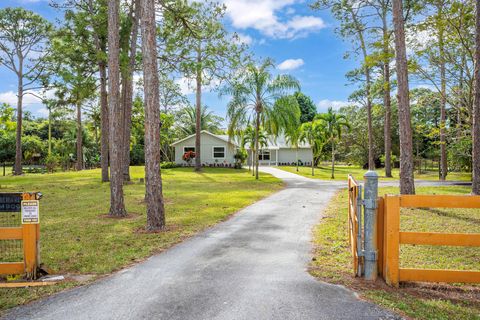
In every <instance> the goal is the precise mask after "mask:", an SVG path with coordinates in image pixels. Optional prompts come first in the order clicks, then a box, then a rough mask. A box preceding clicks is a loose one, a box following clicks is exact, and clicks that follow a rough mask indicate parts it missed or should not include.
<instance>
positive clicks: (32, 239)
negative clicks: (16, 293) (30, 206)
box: [0, 193, 41, 279]
mask: <svg viewBox="0 0 480 320" xmlns="http://www.w3.org/2000/svg"><path fill="white" fill-rule="evenodd" d="M1 196H4V197H7V198H8V197H20V199H21V200H38V199H40V197H41V195H40V194H38V193H16V194H11V193H10V194H1V193H0V197H1ZM4 199H5V198H4ZM2 205H3V206H2V207H1V208H0V209H2V210H0V211H2V212H1V213H2V214H9V215H11V214H14V213H17V215H18V211H19V207H16V203H11V204H8V205H6V204H5V203H2ZM15 220H18V221H17V223H18V226H12V225H11V221H9V220H8V221H7V220H6V221H5V222H8V223H5V224H4V226H3V227H2V225H0V257H5V259H9V260H10V259H13V256H19V257H20V258H19V260H21V261H11V260H10V261H3V260H4V259H1V260H0V261H2V262H0V275H11V274H25V275H26V277H27V278H28V279H35V278H36V275H37V269H38V267H39V263H40V262H39V261H40V254H39V252H40V251H39V239H40V225H39V224H20V215H18V219H15ZM11 242H21V245H19V246H16V245H12V244H11Z"/></svg>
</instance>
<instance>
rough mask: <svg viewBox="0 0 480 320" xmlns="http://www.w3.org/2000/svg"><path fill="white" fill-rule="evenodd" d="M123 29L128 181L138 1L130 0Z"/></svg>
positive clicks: (126, 175) (126, 177)
mask: <svg viewBox="0 0 480 320" xmlns="http://www.w3.org/2000/svg"><path fill="white" fill-rule="evenodd" d="M129 10H130V11H129V14H128V18H127V19H126V21H125V26H124V28H123V29H125V30H124V31H123V32H122V34H123V35H124V37H123V38H124V39H122V41H121V42H122V43H123V45H122V48H121V49H122V50H121V55H123V56H125V59H122V60H126V61H127V63H126V66H124V67H123V68H121V82H122V98H121V103H122V109H123V122H124V125H123V131H124V132H123V147H124V149H123V159H122V160H123V180H124V181H130V136H131V132H132V106H133V85H134V84H133V72H134V71H135V63H136V58H137V37H138V25H139V16H140V5H139V0H132V2H131V5H130V9H129Z"/></svg>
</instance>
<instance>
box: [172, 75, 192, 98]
mask: <svg viewBox="0 0 480 320" xmlns="http://www.w3.org/2000/svg"><path fill="white" fill-rule="evenodd" d="M175 83H176V84H177V85H178V86H179V87H180V92H182V94H183V95H187V94H192V93H195V90H194V88H193V81H192V80H191V79H188V78H186V77H182V78H179V79H177V80H175Z"/></svg>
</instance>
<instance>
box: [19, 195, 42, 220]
mask: <svg viewBox="0 0 480 320" xmlns="http://www.w3.org/2000/svg"><path fill="white" fill-rule="evenodd" d="M21 206H22V223H23V224H38V223H40V206H39V203H38V200H23V201H22V204H21Z"/></svg>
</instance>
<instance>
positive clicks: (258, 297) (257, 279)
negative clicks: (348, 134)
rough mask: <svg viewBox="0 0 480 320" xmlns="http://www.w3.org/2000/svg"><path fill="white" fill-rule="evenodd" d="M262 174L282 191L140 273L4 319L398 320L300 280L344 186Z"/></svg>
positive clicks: (135, 270) (339, 291)
mask: <svg viewBox="0 0 480 320" xmlns="http://www.w3.org/2000/svg"><path fill="white" fill-rule="evenodd" d="M262 170H263V171H265V172H268V173H270V174H273V175H275V176H277V177H279V178H281V179H283V180H284V181H285V182H286V183H287V187H286V188H285V189H284V190H282V191H280V192H278V193H275V194H274V195H272V196H270V197H268V198H266V199H264V200H261V201H259V202H257V203H255V204H253V205H251V206H249V207H247V208H245V209H243V210H241V211H240V212H238V213H237V214H236V215H235V216H234V217H233V218H232V219H230V220H228V221H226V222H224V223H221V224H219V225H217V226H216V227H214V228H212V229H210V230H208V231H206V232H203V233H201V234H199V235H198V236H196V237H193V238H191V239H189V240H187V241H185V242H183V243H181V244H179V245H177V246H175V247H173V248H171V249H170V250H167V251H166V252H164V253H162V254H159V255H156V256H153V257H151V258H150V259H148V260H147V261H145V262H143V263H140V264H138V265H135V266H133V267H131V268H128V269H125V270H123V271H121V272H118V273H116V274H114V275H112V276H110V277H107V278H105V279H103V280H100V281H97V282H95V283H93V284H91V285H88V286H84V287H80V288H76V289H72V290H70V291H66V292H63V293H59V294H56V295H54V296H51V297H49V298H46V299H43V300H40V301H37V302H34V303H31V304H29V305H26V306H23V307H18V308H16V309H14V310H12V311H11V312H10V313H9V314H7V315H6V319H69V320H73V319H169V320H170V319H248V320H257V319H282V320H283V319H302V320H307V319H397V318H398V316H395V315H392V314H390V313H389V312H387V311H385V310H382V309H381V308H379V307H377V306H375V305H373V304H371V303H368V302H365V301H361V300H359V299H358V298H357V297H356V296H355V294H354V293H353V292H351V291H349V290H347V289H345V288H342V287H339V286H334V285H330V284H326V283H322V282H319V281H317V280H316V279H314V278H313V277H311V276H310V275H309V274H308V272H307V267H308V263H309V261H310V258H311V256H310V251H311V244H310V236H311V229H312V227H313V226H314V225H315V224H316V223H318V221H319V219H320V217H321V214H322V211H323V209H324V208H325V206H326V205H327V203H328V201H329V200H330V199H331V197H332V196H333V195H334V193H335V191H337V190H338V189H339V188H340V187H341V186H344V185H345V183H344V182H330V181H319V180H313V179H309V178H304V177H300V176H298V175H295V174H292V173H288V172H285V171H282V170H278V169H275V168H262Z"/></svg>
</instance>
